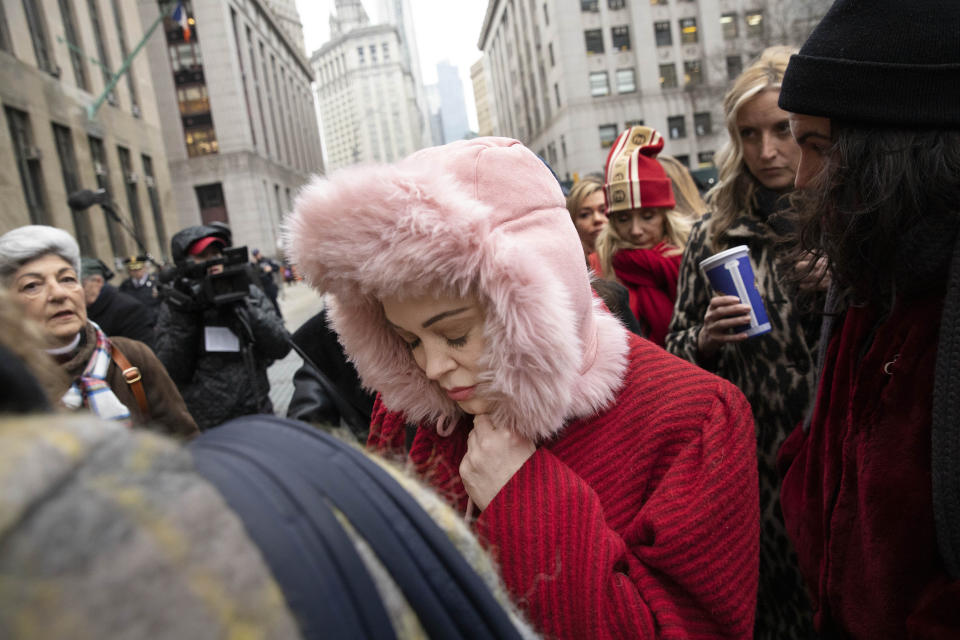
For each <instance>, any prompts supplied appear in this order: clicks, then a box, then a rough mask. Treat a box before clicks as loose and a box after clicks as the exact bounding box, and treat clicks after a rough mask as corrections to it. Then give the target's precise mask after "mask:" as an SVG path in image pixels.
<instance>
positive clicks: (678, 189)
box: [657, 154, 707, 220]
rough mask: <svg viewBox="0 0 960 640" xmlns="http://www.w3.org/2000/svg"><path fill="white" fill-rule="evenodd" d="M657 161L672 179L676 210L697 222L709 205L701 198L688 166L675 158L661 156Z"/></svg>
mask: <svg viewBox="0 0 960 640" xmlns="http://www.w3.org/2000/svg"><path fill="white" fill-rule="evenodd" d="M657 160H659V161H660V165H661V166H662V167H663V170H664V171H665V172H666V173H667V177H668V178H670V183H671V184H672V185H673V197H674V199H675V200H676V201H677V204H676V207H675V208H676V210H677V211H679V212H680V213H683V214H686V215H687V216H689V217H690V218H692V219H694V220H697V219H699V218H700V217H702V216H703V214H705V213H706V212H707V203H706V202H704V201H703V198H701V197H700V190H699V189H698V188H697V183H696V182H694V181H693V176H692V175H690V170H689V169H687V167H686V165H685V164H683V163H682V162H680V161H679V160H677V159H676V158H674V157H673V156H665V155H662V154H661V155H659V156H657Z"/></svg>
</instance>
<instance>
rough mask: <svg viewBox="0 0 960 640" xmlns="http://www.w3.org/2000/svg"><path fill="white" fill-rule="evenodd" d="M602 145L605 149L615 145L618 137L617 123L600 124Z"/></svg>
mask: <svg viewBox="0 0 960 640" xmlns="http://www.w3.org/2000/svg"><path fill="white" fill-rule="evenodd" d="M599 130H600V146H601V147H603V148H604V149H606V148H608V147H610V146H612V145H613V143H614V141H615V140H616V139H617V125H615V124H602V125H600V128H599Z"/></svg>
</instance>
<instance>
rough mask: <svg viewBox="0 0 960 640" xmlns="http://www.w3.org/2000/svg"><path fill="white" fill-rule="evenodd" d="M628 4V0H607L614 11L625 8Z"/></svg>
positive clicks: (608, 5)
mask: <svg viewBox="0 0 960 640" xmlns="http://www.w3.org/2000/svg"><path fill="white" fill-rule="evenodd" d="M626 6H627V0H607V7H609V8H610V9H611V10H612V11H616V10H617V9H623V8H624V7H626Z"/></svg>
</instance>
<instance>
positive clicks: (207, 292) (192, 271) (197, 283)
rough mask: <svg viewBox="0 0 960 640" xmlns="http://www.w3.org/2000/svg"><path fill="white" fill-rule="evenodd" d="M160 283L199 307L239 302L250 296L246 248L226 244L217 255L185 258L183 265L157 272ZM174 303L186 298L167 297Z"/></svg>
mask: <svg viewBox="0 0 960 640" xmlns="http://www.w3.org/2000/svg"><path fill="white" fill-rule="evenodd" d="M159 279H160V282H161V284H165V285H168V286H169V287H172V289H173V290H174V291H176V292H179V293H181V294H186V295H187V296H188V297H189V299H190V302H192V303H194V304H195V305H196V306H197V307H199V308H210V307H219V306H223V305H229V304H233V303H235V302H240V301H241V300H243V299H244V298H246V297H247V296H249V295H250V285H251V284H254V281H253V279H252V277H251V269H250V262H249V257H248V254H247V248H246V247H228V248H226V249H224V250H223V255H222V256H221V257H219V258H214V259H212V260H207V261H205V262H196V261H195V260H194V259H193V258H187V260H186V261H185V263H184V264H182V265H180V266H177V267H170V268H167V269H164V270H163V271H161V272H160V276H159ZM169 299H170V300H171V302H173V303H174V304H180V306H186V304H184V303H186V301H184V300H177V296H176V295H171V296H169Z"/></svg>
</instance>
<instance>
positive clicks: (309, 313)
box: [267, 282, 323, 416]
mask: <svg viewBox="0 0 960 640" xmlns="http://www.w3.org/2000/svg"><path fill="white" fill-rule="evenodd" d="M279 302H280V310H281V311H282V312H283V320H284V322H285V323H286V325H287V331H289V332H290V333H291V334H292V333H293V332H294V331H296V330H297V329H299V328H300V325H302V324H303V323H304V322H306V321H307V320H309V319H310V318H312V317H313V316H314V315H316V314H317V313H320V310H321V309H322V308H323V299H322V298H321V297H320V296H319V295H318V294H317V293H316V292H315V291H314V290H313V289H311V288H310V287H308V286H307V285H306V284H304V283H302V282H297V283H296V284H292V285H289V286H287V285H284V286H283V287H281V289H280V299H279ZM302 364H303V359H302V358H300V356H299V355H297V352H296V351H294V350H292V349H291V350H290V353H288V354H287V357H286V358H284V359H283V360H277V361H276V362H274V363H273V364H272V365H271V366H270V368H269V369H267V377H268V378H269V379H270V400H271V401H272V402H273V410H274V412H275V413H276V415H278V416H286V415H287V407H288V406H289V405H290V398H291V396H293V374H294V373H296V371H297V369H299V368H300V366H301V365H302Z"/></svg>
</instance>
